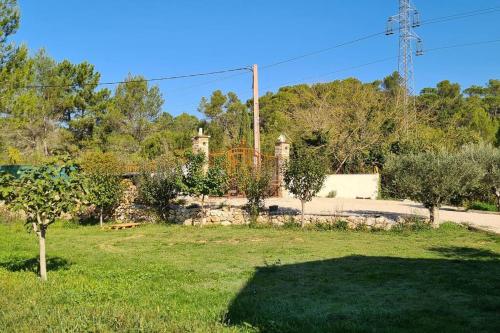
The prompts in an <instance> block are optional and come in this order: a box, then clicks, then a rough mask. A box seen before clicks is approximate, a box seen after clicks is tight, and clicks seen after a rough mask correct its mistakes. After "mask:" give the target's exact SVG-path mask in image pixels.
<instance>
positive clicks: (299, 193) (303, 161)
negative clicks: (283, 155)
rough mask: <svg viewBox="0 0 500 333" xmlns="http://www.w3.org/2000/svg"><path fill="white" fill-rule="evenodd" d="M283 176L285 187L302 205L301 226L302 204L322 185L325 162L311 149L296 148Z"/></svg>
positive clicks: (324, 174) (302, 223) (302, 222)
mask: <svg viewBox="0 0 500 333" xmlns="http://www.w3.org/2000/svg"><path fill="white" fill-rule="evenodd" d="M284 176H285V177H284V181H285V187H286V188H287V189H288V190H289V191H290V193H292V194H293V195H294V196H295V197H296V198H298V199H299V200H300V203H301V206H302V219H301V223H300V224H301V226H302V227H303V226H304V206H305V204H306V202H308V201H311V200H312V198H313V197H314V196H315V195H316V193H318V192H319V190H321V187H322V186H323V183H324V181H325V178H326V167H325V163H324V162H322V161H321V158H318V156H317V155H315V154H313V153H312V152H311V151H308V150H306V149H304V148H301V149H299V148H296V149H294V150H293V151H292V156H291V157H290V162H289V163H288V165H287V166H286V169H285V175H284Z"/></svg>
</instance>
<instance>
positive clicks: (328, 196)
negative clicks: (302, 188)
mask: <svg viewBox="0 0 500 333" xmlns="http://www.w3.org/2000/svg"><path fill="white" fill-rule="evenodd" d="M336 196H337V191H335V190H333V191H330V192H328V194H327V196H326V197H327V198H335V197H336Z"/></svg>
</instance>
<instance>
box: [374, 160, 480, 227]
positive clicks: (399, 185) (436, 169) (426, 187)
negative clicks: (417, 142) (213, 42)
mask: <svg viewBox="0 0 500 333" xmlns="http://www.w3.org/2000/svg"><path fill="white" fill-rule="evenodd" d="M384 177H385V179H386V184H387V186H388V188H389V189H390V190H389V191H390V193H391V194H392V195H393V196H395V197H398V198H401V199H412V200H415V201H418V202H421V203H422V204H423V205H424V207H426V208H428V209H429V211H430V213H431V222H433V223H434V222H435V221H434V217H435V216H434V213H435V211H434V210H435V209H437V208H439V207H440V206H441V205H442V204H444V203H449V202H450V201H451V200H452V199H460V201H462V200H464V199H466V198H468V197H470V196H472V194H473V193H474V191H475V189H476V188H477V187H478V185H479V181H480V177H481V170H480V168H479V167H478V166H477V165H476V164H475V163H474V162H473V161H471V160H468V159H464V158H462V156H460V155H459V154H451V153H447V152H444V151H439V152H437V153H433V152H429V153H420V154H410V155H400V156H391V158H389V159H388V161H387V163H386V165H385V168H384Z"/></svg>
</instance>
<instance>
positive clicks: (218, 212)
mask: <svg viewBox="0 0 500 333" xmlns="http://www.w3.org/2000/svg"><path fill="white" fill-rule="evenodd" d="M300 219H301V216H300V215H299V214H298V212H290V211H289V210H281V211H280V210H278V211H277V212H273V213H268V212H264V213H262V214H261V215H259V216H258V217H257V219H256V221H255V222H256V223H262V224H271V225H274V226H283V225H284V224H285V223H300ZM170 220H171V222H173V223H177V224H183V225H201V224H203V225H224V226H229V225H243V224H249V223H250V222H251V218H250V215H249V214H248V213H247V212H246V211H245V210H244V209H242V208H240V207H220V208H208V209H206V212H205V217H203V213H202V210H201V207H199V206H197V205H193V204H192V205H190V206H186V207H184V206H177V207H173V209H172V213H171V219H170ZM304 220H305V224H331V225H333V224H336V223H338V222H339V221H346V223H347V228H349V229H358V228H366V229H383V230H388V229H390V228H392V227H393V226H394V225H396V224H397V223H398V222H400V221H396V220H394V219H392V218H390V217H386V216H377V215H370V216H368V215H365V216H363V215H326V216H325V215H305V219H304Z"/></svg>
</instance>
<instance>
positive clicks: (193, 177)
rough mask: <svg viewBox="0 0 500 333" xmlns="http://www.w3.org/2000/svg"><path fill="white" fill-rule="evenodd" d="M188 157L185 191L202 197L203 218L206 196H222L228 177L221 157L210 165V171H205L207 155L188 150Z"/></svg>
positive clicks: (184, 179) (184, 182)
mask: <svg viewBox="0 0 500 333" xmlns="http://www.w3.org/2000/svg"><path fill="white" fill-rule="evenodd" d="M186 158H187V162H186V165H185V168H186V171H185V173H184V177H183V188H184V192H185V193H187V194H189V195H192V196H197V197H201V209H202V212H203V219H205V217H206V216H205V198H207V197H209V196H222V195H224V193H225V192H226V190H227V187H228V177H227V173H226V170H225V168H224V161H223V160H222V159H220V158H218V159H215V160H214V162H213V164H212V165H210V166H209V168H208V171H207V172H204V170H203V165H204V163H205V156H204V155H203V154H194V153H191V152H188V153H187V154H186ZM202 225H203V220H202Z"/></svg>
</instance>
